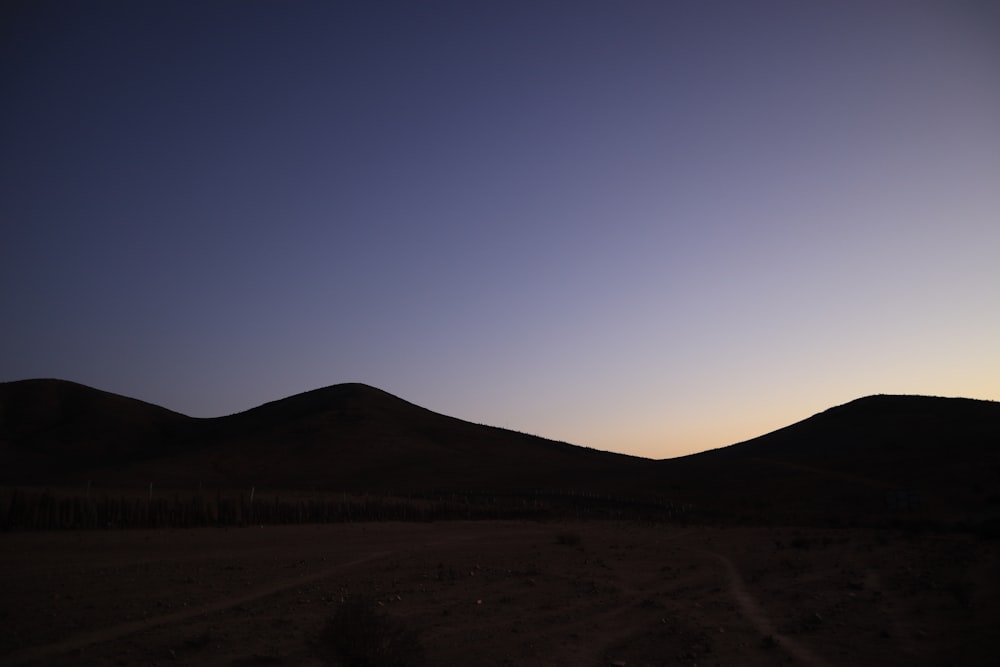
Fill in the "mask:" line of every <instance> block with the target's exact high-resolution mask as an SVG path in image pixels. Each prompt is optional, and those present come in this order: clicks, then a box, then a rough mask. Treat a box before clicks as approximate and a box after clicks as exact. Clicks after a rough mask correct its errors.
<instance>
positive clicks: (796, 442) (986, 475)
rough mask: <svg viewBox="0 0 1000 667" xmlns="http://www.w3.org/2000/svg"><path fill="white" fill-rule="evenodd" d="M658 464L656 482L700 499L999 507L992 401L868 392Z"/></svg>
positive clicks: (801, 508) (727, 503)
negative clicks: (796, 419) (725, 444)
mask: <svg viewBox="0 0 1000 667" xmlns="http://www.w3.org/2000/svg"><path fill="white" fill-rule="evenodd" d="M657 465H659V466H660V474H659V476H658V479H659V480H660V481H661V482H662V483H663V484H665V485H666V486H668V487H670V488H673V489H674V491H675V493H677V494H680V495H683V496H685V497H696V498H698V499H699V501H700V502H702V503H703V504H705V505H706V506H713V507H727V508H730V507H741V508H744V511H746V512H747V513H751V514H753V513H759V514H768V513H771V514H775V513H784V514H795V513H806V514H815V513H816V512H822V513H824V514H827V515H829V516H830V517H836V516H838V515H845V516H847V515H854V514H856V513H858V512H866V513H872V514H878V513H882V512H884V511H893V512H896V511H903V512H911V513H920V514H930V515H942V516H943V515H947V517H948V518H951V519H954V518H956V517H961V518H963V519H967V520H969V521H971V522H976V521H979V520H981V519H982V518H984V517H993V516H1000V403H997V402H994V401H981V400H974V399H967V398H939V397H931V396H902V395H876V396H868V397H864V398H860V399H857V400H854V401H851V402H849V403H846V404H844V405H839V406H836V407H832V408H830V409H828V410H825V411H823V412H820V413H818V414H816V415H814V416H812V417H810V418H808V419H805V420H802V421H800V422H797V423H795V424H792V425H790V426H786V427H784V428H781V429H778V430H777V431H774V432H772V433H768V434H766V435H762V436H760V437H757V438H754V439H752V440H748V441H746V442H742V443H738V444H735V445H730V446H728V447H723V448H720V449H715V450H711V451H708V452H703V453H701V454H695V455H692V456H687V457H684V458H681V459H673V460H668V461H661V462H658V464H657ZM706 480H713V483H712V484H704V482H705V481H706Z"/></svg>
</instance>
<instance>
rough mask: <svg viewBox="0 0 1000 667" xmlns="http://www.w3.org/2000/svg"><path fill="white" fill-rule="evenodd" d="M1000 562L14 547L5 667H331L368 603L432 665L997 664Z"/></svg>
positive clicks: (633, 546)
mask: <svg viewBox="0 0 1000 667" xmlns="http://www.w3.org/2000/svg"><path fill="white" fill-rule="evenodd" d="M998 589H1000V545H998V543H997V542H984V541H979V540H976V539H975V538H972V537H967V536H955V535H949V536H934V535H904V534H893V533H885V532H876V531H858V530H850V531H848V530H811V529H801V528H713V527H681V526H664V525H639V524H629V523H610V522H590V523H576V524H562V523H518V522H477V523H473V522H442V523H434V524H390V523H382V524H354V525H323V526H297V527H263V528H260V527H258V528H244V529H234V530H214V529H201V530H188V531H183V530H173V531H171V530H164V531H121V532H112V531H108V532H97V531H93V532H59V533H9V534H4V535H0V592H2V593H0V665H21V664H28V665H30V664H37V665H53V666H60V665H79V664H87V665H140V664H141V665H174V664H177V665H230V666H233V667H238V666H255V665H261V666H263V665H322V664H324V663H323V661H321V660H320V658H319V657H318V654H317V650H316V646H317V643H318V642H319V641H320V640H319V637H320V634H321V630H322V628H323V626H324V623H325V622H326V620H327V619H328V618H329V617H330V616H331V615H332V613H333V612H334V610H335V609H336V608H337V607H338V605H340V604H342V602H343V600H345V599H347V598H351V597H358V596H364V597H366V598H368V599H370V600H372V601H373V603H374V604H375V605H377V606H378V608H379V609H380V610H381V611H383V612H384V613H386V614H387V615H389V616H390V617H391V618H393V619H395V620H396V621H398V622H399V623H401V624H403V625H405V626H406V627H407V628H409V629H411V630H412V631H413V632H415V633H416V635H417V636H418V637H419V639H420V641H421V643H422V644H423V646H424V649H425V653H426V656H427V663H428V664H430V665H595V666H596V665H627V666H629V667H632V666H637V665H678V664H680V665H688V664H698V665H774V664H801V665H857V664H902V663H905V664H910V665H942V664H954V665H977V664H981V665H987V664H989V665H993V664H996V660H997V657H998V656H1000V640H997V639H994V638H993V632H994V630H995V623H996V619H997V618H1000V590H998Z"/></svg>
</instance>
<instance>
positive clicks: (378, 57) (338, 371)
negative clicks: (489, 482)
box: [0, 0, 1000, 659]
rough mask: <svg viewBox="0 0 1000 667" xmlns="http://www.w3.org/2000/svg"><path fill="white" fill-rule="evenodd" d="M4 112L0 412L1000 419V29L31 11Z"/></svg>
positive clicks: (976, 13)
mask: <svg viewBox="0 0 1000 667" xmlns="http://www.w3.org/2000/svg"><path fill="white" fill-rule="evenodd" d="M0 95H2V100H3V102H2V104H0V229H2V235H0V313H2V326H0V382H9V381H16V380H25V379H31V378H59V379H63V380H69V381H72V382H76V383H81V384H83V385H86V386H88V387H93V388H97V389H100V390H103V391H106V392H112V393H114V394H120V395H123V396H127V397H131V398H135V399H140V400H142V401H146V402H148V403H152V404H155V405H157V406H162V407H163V408H167V409H169V410H172V411H176V412H179V413H182V414H183V415H187V416H191V417H220V416H224V415H230V414H233V413H237V412H242V411H245V410H248V409H250V408H254V407H255V406H259V405H261V404H264V403H267V402H269V401H275V400H278V399H283V398H285V397H289V396H293V395H295V394H299V393H301V392H306V391H309V390H313V389H317V388H321V387H327V386H330V385H336V384H340V383H352V382H353V383H364V384H365V385H368V386H371V387H376V388H378V389H380V390H383V391H385V392H388V393H390V394H391V395H393V396H397V397H402V398H404V399H405V400H407V401H412V402H414V403H416V404H418V405H419V406H422V407H424V408H428V409H429V410H432V411H434V412H436V413H441V414H443V415H450V416H454V417H457V418H459V419H461V420H465V421H468V422H473V423H475V424H486V425H491V426H498V427H503V428H506V429H512V430H516V431H521V432H524V433H529V434H534V435H537V436H541V437H543V438H547V439H551V440H556V441H560V442H567V443H573V444H575V445H583V446H587V447H591V448H595V449H599V450H605V451H610V452H617V453H626V454H632V455H636V456H641V457H646V458H652V459H666V458H673V457H678V456H682V455H687V454H691V453H694V452H701V451H704V450H708V449H712V448H718V447H723V446H726V445H730V444H733V443H737V442H742V441H745V440H749V439H751V438H755V437H757V436H760V435H762V434H765V433H768V432H771V431H774V430H775V429H778V428H781V427H784V426H786V425H789V424H793V423H795V422H797V421H799V420H803V419H806V418H808V417H810V416H811V415H814V414H816V413H819V412H821V411H823V410H826V409H827V408H830V407H831V406H837V405H842V404H845V403H848V402H850V401H852V400H854V399H858V398H861V397H865V396H871V395H875V394H892V395H928V396H938V397H964V398H972V399H986V400H991V401H997V400H1000V6H998V4H997V3H995V2H988V1H981V2H980V1H976V0H959V1H957V2H946V1H943V0H942V1H940V2H935V1H928V2H913V1H910V0H899V1H887V0H844V1H840V2H749V1H735V0H734V1H732V2H712V1H708V2H695V1H681V0H677V1H634V2H633V1H615V2H612V1H610V0H609V1H605V2H590V1H582V0H573V1H568V0H567V1H564V2H547V1H544V0H535V1H531V2H516V1H513V0H503V1H499V2H477V1H455V2H435V1H431V2H394V3H387V2H371V1H365V2H306V1H290V2H259V1H251V0H248V1H245V2H235V1H222V0H220V1H216V2H186V1H182V0H177V1H172V2H132V1H130V2H48V1H44V0H18V1H15V2H8V3H5V6H4V8H3V10H0ZM366 391H367V390H366ZM380 400H381V399H380ZM386 400H387V399H386ZM379 405H381V404H379ZM392 405H395V404H394V403H393V404H392ZM393 409H396V408H393ZM423 418H424V417H421V419H423ZM427 419H430V418H429V417H427ZM435 423H437V422H435ZM463 428H465V427H464V426H463ZM470 428H471V427H470ZM463 432H464V431H463ZM470 432H472V431H470ZM477 433H478V432H477ZM483 437H485V436H483ZM490 437H494V436H492V435H491V436H490ZM496 437H499V436H496ZM621 458H624V457H621ZM622 465H624V464H622ZM581 474H582V473H581ZM623 474H624V473H623ZM681 477H682V476H679V477H678V479H681ZM142 479H143V480H145V479H146V478H142ZM150 496H152V491H150ZM609 560H610V557H609ZM476 567H477V568H478V565H476ZM452 578H454V574H452ZM474 598H475V596H473V599H474ZM488 602H489V601H488ZM185 604H186V603H185ZM824 613H826V612H824ZM456 615H458V614H456ZM584 634H586V633H585V632H584ZM166 655H167V654H166V653H165V652H164V653H163V656H162V658H163V659H165V658H166Z"/></svg>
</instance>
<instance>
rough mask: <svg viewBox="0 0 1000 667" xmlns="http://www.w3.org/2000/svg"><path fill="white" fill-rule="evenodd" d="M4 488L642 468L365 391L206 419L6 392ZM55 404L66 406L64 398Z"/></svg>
mask: <svg viewBox="0 0 1000 667" xmlns="http://www.w3.org/2000/svg"><path fill="white" fill-rule="evenodd" d="M0 387H2V389H0V456H3V457H4V459H5V460H11V461H13V460H16V461H17V463H18V465H16V466H4V469H3V472H2V473H0V476H2V477H0V482H5V483H8V484H10V483H43V484H59V483H73V484H80V483H85V482H86V481H87V480H93V481H95V483H101V484H102V485H128V486H134V485H136V484H140V483H143V484H144V483H146V482H145V481H141V480H147V481H155V482H156V483H158V484H159V485H164V486H188V487H190V486H198V485H208V486H241V487H242V486H249V485H254V486H257V487H264V488H289V489H294V488H300V489H332V490H358V491H385V490H391V491H425V490H438V489H441V490H473V491H484V490H485V491H497V492H516V491H525V490H532V489H538V488H558V489H563V490H583V489H587V490H589V489H608V488H613V487H618V486H620V485H622V484H627V478H628V477H629V475H630V472H631V471H632V470H634V469H635V467H636V466H637V465H639V464H640V463H642V462H643V460H642V459H636V458H633V457H628V456H623V455H620V454H612V453H608V452H600V451H596V450H592V449H587V448H583V447H577V446H574V445H570V444H567V443H562V442H555V441H552V440H547V439H544V438H539V437H536V436H531V435H527V434H523V433H518V432H515V431H509V430H506V429H500V428H494V427H489V426H482V425H478V424H472V423H469V422H465V421H462V420H460V419H455V418H453V417H448V416H445V415H440V414H437V413H435V412H432V411H430V410H426V409H424V408H421V407H418V406H416V405H414V404H412V403H408V402H407V401H404V400H402V399H400V398H397V397H395V396H393V395H391V394H388V393H386V392H384V391H381V390H379V389H375V388H373V387H369V386H366V385H363V384H341V385H334V386H331V387H326V388H323V389H317V390H314V391H310V392H306V393H303V394H298V395H296V396H292V397H289V398H285V399H282V400H279V401H274V402H271V403H266V404H264V405H261V406H259V407H257V408H253V409H251V410H248V411H246V412H242V413H238V414H235V415H230V416H226V417H219V418H214V419H194V418H191V417H186V416H183V415H179V414H177V413H173V412H170V411H167V410H164V409H162V408H158V407H156V406H152V405H149V404H146V403H142V402H140V401H135V400H133V399H129V398H125V397H123V396H116V395H114V394H108V393H106V392H101V391H98V390H95V389H90V388H88V387H84V386H82V385H76V384H73V383H67V382H62V381H58V380H32V381H23V382H13V383H6V384H4V385H0ZM53 397H54V398H53Z"/></svg>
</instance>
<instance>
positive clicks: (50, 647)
mask: <svg viewBox="0 0 1000 667" xmlns="http://www.w3.org/2000/svg"><path fill="white" fill-rule="evenodd" d="M392 553H395V552H394V551H391V550H390V551H376V552H374V553H371V554H368V555H367V556H362V557H361V558H355V559H354V560H350V561H347V562H345V563H339V564H337V565H333V566H331V567H328V568H326V569H324V570H321V571H319V572H314V573H313V574H309V575H305V576H302V577H299V578H297V579H294V580H288V579H285V580H282V581H280V582H274V583H271V584H267V585H265V586H258V587H256V588H253V589H251V590H249V591H247V592H245V593H242V594H241V595H237V596H235V597H229V598H225V599H223V600H217V601H215V602H210V603H208V604H204V605H201V606H199V607H194V608H192V609H185V610H184V611H177V612H173V613H169V614H163V615H161V616H154V617H152V618H147V619H143V620H141V621H128V622H126V623H121V624H119V625H114V626H111V627H108V628H102V629H100V630H91V631H89V632H82V633H80V634H77V635H73V636H71V637H69V638H67V639H63V640H60V641H57V642H54V643H51V644H45V645H43V646H33V647H30V648H26V649H22V650H19V651H15V652H13V653H8V654H7V655H5V656H2V657H0V665H4V666H10V667H13V666H14V665H20V664H24V663H29V662H34V661H38V660H42V659H43V658H45V657H47V656H50V655H54V654H58V653H68V652H70V651H75V650H77V649H81V648H84V647H86V646H90V645H93V644H101V643H104V642H109V641H113V640H116V639H120V638H122V637H125V636H128V635H131V634H135V633H137V632H143V631H145V630H149V629H151V628H155V627H159V626H161V625H167V624H170V623H177V622H179V621H187V620H190V619H192V618H195V617H198V616H203V615H205V614H211V613H214V612H217V611H223V610H226V609H231V608H233V607H237V606H239V605H241V604H246V603H248V602H254V601H256V600H259V599H261V598H265V597H268V596H270V595H274V594H275V593H281V592H284V591H286V590H289V589H292V588H296V587H297V586H302V585H303V584H311V583H315V582H317V581H322V580H323V579H326V578H328V577H331V576H333V575H335V574H337V573H339V572H341V571H342V570H345V569H348V568H351V567H354V566H356V565H361V564H362V563H367V562H370V561H373V560H378V559H380V558H385V557H386V556H389V555H391V554H392Z"/></svg>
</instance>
